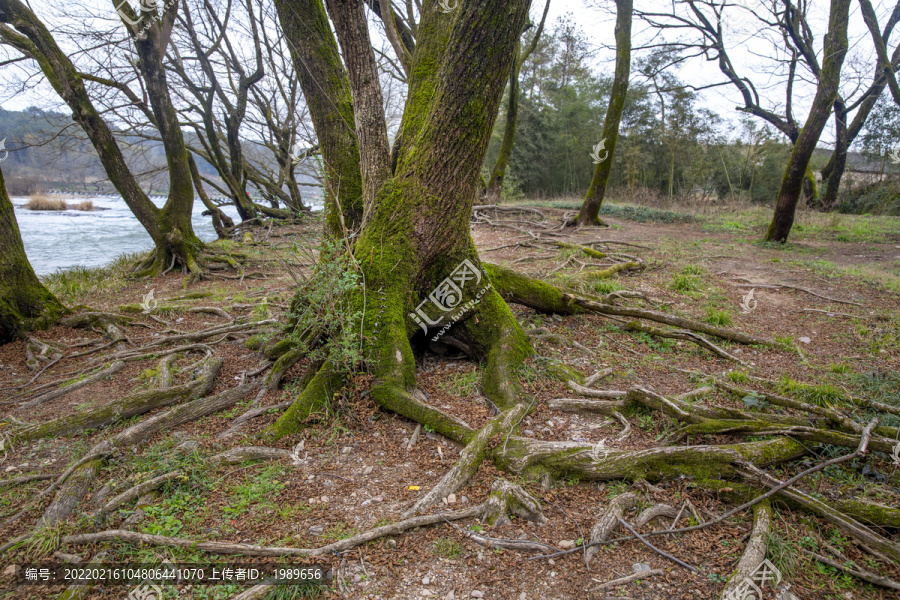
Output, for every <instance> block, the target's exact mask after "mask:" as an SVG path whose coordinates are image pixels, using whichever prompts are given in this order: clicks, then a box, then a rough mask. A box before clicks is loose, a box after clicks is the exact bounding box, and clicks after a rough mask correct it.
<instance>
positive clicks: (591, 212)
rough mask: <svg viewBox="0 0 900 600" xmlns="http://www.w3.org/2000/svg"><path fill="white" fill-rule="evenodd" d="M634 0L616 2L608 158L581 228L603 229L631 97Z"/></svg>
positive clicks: (580, 220) (606, 123)
mask: <svg viewBox="0 0 900 600" xmlns="http://www.w3.org/2000/svg"><path fill="white" fill-rule="evenodd" d="M632 8H633V7H632V0H616V72H615V75H614V78H613V86H612V89H611V90H610V94H609V107H608V108H607V109H606V119H605V120H604V122H603V139H605V140H606V151H607V152H609V156H608V157H607V158H606V160H603V161H601V162H600V164H598V165H597V166H595V167H594V175H593V177H592V178H591V185H590V187H588V191H587V194H586V195H585V198H584V204H582V205H581V210H580V211H579V212H578V218H577V219H576V222H577V223H578V225H580V226H588V225H603V224H604V223H603V222H602V221H601V220H600V217H599V214H600V207H601V206H602V205H603V199H604V198H605V197H606V186H607V184H608V182H609V173H610V171H611V170H612V163H613V158H614V157H615V152H616V143H617V142H618V141H619V123H620V122H621V121H622V111H623V110H624V109H625V97H626V95H627V94H628V78H629V77H630V74H631V19H632Z"/></svg>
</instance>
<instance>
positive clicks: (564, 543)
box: [556, 540, 577, 550]
mask: <svg viewBox="0 0 900 600" xmlns="http://www.w3.org/2000/svg"><path fill="white" fill-rule="evenodd" d="M556 545H557V546H559V547H560V548H562V549H563V550H571V549H572V548H574V547H575V546H576V545H577V544H576V543H575V540H560V541H559V543H558V544H556Z"/></svg>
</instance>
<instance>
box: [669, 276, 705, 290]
mask: <svg viewBox="0 0 900 600" xmlns="http://www.w3.org/2000/svg"><path fill="white" fill-rule="evenodd" d="M669 287H671V288H672V289H673V290H675V291H676V292H699V291H700V289H701V288H702V284H701V282H700V278H699V277H696V276H695V275H685V274H683V273H676V274H675V275H673V276H672V283H671V285H670V286H669Z"/></svg>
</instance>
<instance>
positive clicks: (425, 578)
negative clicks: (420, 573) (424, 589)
mask: <svg viewBox="0 0 900 600" xmlns="http://www.w3.org/2000/svg"><path fill="white" fill-rule="evenodd" d="M429 583H431V579H430V578H429V577H428V576H427V575H426V576H425V577H423V578H422V585H428V584H429Z"/></svg>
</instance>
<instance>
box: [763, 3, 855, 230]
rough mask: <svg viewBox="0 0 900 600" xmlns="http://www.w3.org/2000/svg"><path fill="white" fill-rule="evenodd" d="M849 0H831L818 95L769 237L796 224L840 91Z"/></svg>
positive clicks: (780, 195)
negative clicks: (811, 164)
mask: <svg viewBox="0 0 900 600" xmlns="http://www.w3.org/2000/svg"><path fill="white" fill-rule="evenodd" d="M849 11H850V0H831V11H830V13H829V26H828V33H827V34H826V36H825V48H824V52H823V54H824V60H823V66H822V73H821V76H820V77H819V85H818V89H817V90H816V97H815V98H814V99H813V105H812V108H811V109H810V111H809V116H808V117H807V119H806V123H805V124H804V125H803V129H802V130H801V131H800V136H799V137H798V138H797V142H796V143H795V144H794V148H793V150H792V151H791V158H790V160H789V161H788V165H787V168H786V169H785V172H784V177H783V179H782V180H781V189H780V190H779V191H778V200H777V202H776V205H775V214H774V216H773V217H772V223H771V225H769V230H768V232H767V233H766V240H768V241H771V242H786V241H787V238H788V234H790V232H791V227H792V226H793V224H794V213H795V211H796V210H797V202H798V200H799V199H800V193H801V192H802V190H803V182H804V180H805V175H806V172H807V169H808V168H809V159H810V158H811V157H812V154H813V151H815V149H816V143H817V142H818V141H819V136H821V135H822V130H823V129H824V128H825V124H826V123H827V122H828V117H829V116H830V115H831V109H832V107H833V106H834V101H835V99H836V98H837V94H838V84H839V83H840V79H841V66H842V65H843V64H844V57H845V56H846V54H847V23H848V21H849Z"/></svg>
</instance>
